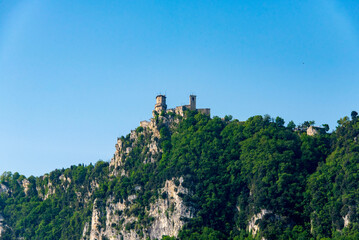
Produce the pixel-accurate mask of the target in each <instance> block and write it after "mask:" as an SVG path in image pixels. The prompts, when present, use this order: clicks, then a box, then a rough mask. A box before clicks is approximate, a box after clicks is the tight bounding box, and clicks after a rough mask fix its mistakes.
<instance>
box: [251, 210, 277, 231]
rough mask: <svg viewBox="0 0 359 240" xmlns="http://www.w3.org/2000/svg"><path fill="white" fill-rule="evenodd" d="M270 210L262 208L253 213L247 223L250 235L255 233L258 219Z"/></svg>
mask: <svg viewBox="0 0 359 240" xmlns="http://www.w3.org/2000/svg"><path fill="white" fill-rule="evenodd" d="M270 213H272V211H269V210H266V209H262V210H261V211H260V212H259V213H257V214H255V215H253V216H252V217H251V219H250V220H249V223H248V231H249V232H251V233H252V235H253V236H254V235H256V234H257V233H258V231H259V230H260V229H259V226H258V224H259V221H260V220H262V219H263V217H264V216H265V215H266V214H270Z"/></svg>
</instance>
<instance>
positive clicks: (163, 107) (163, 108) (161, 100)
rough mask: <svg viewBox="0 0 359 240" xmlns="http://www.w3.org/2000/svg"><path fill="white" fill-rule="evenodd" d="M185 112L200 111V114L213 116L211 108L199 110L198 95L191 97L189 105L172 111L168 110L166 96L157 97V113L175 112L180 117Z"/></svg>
mask: <svg viewBox="0 0 359 240" xmlns="http://www.w3.org/2000/svg"><path fill="white" fill-rule="evenodd" d="M185 110H191V111H195V110H196V111H198V112H200V113H203V114H206V115H211V109H210V108H199V109H198V108H197V107H196V95H190V96H189V105H183V106H178V107H175V108H171V109H167V104H166V96H165V95H157V97H156V105H155V110H154V111H156V112H157V113H162V112H165V113H169V112H173V113H176V114H178V115H181V116H183V115H184V111H185Z"/></svg>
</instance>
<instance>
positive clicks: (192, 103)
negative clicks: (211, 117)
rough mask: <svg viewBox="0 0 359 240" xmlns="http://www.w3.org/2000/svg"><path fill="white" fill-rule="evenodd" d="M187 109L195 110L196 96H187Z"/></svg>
mask: <svg viewBox="0 0 359 240" xmlns="http://www.w3.org/2000/svg"><path fill="white" fill-rule="evenodd" d="M189 109H190V110H191V111H194V110H196V95H189Z"/></svg>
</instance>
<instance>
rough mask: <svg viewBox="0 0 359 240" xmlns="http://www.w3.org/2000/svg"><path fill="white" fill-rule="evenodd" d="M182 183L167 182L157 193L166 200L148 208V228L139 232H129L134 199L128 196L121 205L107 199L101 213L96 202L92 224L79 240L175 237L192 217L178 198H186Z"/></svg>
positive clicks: (136, 219) (89, 224) (132, 230)
mask: <svg viewBox="0 0 359 240" xmlns="http://www.w3.org/2000/svg"><path fill="white" fill-rule="evenodd" d="M178 182H179V184H178ZM182 182H183V178H180V179H173V180H168V181H166V183H165V187H163V188H162V189H160V192H161V195H162V196H165V197H164V198H162V197H161V198H160V199H157V200H156V201H155V202H154V203H151V204H150V207H149V209H147V210H146V214H147V215H148V216H149V217H150V218H151V219H152V221H151V222H150V223H149V224H148V226H146V227H143V228H140V229H131V228H133V227H134V226H135V225H136V223H137V221H138V217H135V216H131V215H129V214H128V212H130V211H131V209H133V208H135V207H136V204H137V203H136V202H135V200H136V195H131V196H129V197H128V199H127V200H126V201H124V202H122V203H121V202H119V201H118V202H116V201H114V198H112V197H110V198H109V199H107V202H106V207H105V210H104V211H101V210H100V207H99V206H98V204H97V200H95V202H94V208H93V212H92V218H91V222H90V223H86V224H85V228H84V231H83V238H82V239H84V240H85V239H91V240H96V239H104V238H105V237H106V238H107V239H131V240H132V239H133V240H134V239H148V238H150V239H161V238H162V236H163V235H167V236H177V235H178V232H179V231H180V230H181V229H182V227H183V225H184V224H185V219H187V218H192V217H193V216H194V209H192V208H190V207H187V206H186V205H185V204H184V203H183V200H182V199H181V197H179V195H180V194H188V190H187V189H186V188H184V187H183V186H182ZM176 183H177V184H178V185H176ZM103 217H105V218H106V221H105V222H101V218H103ZM89 226H90V227H89Z"/></svg>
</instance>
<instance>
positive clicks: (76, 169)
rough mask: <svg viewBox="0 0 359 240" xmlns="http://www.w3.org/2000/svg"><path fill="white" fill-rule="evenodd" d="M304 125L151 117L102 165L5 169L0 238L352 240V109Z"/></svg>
mask: <svg viewBox="0 0 359 240" xmlns="http://www.w3.org/2000/svg"><path fill="white" fill-rule="evenodd" d="M311 124H313V122H305V123H304V124H301V125H300V126H296V125H295V124H294V123H293V122H289V123H288V124H287V125H285V122H284V120H283V119H282V118H280V117H277V118H275V119H273V118H271V117H269V116H254V117H251V118H249V119H248V120H247V121H243V122H241V121H238V120H233V119H232V117H231V116H226V117H224V118H219V117H213V118H210V117H209V116H207V115H204V114H200V113H198V112H196V111H186V113H185V116H179V115H176V114H173V113H170V114H164V113H162V114H156V115H155V117H154V118H153V119H152V120H151V123H150V124H149V125H148V126H145V127H143V126H140V127H138V128H137V129H136V130H134V131H132V132H131V133H130V134H128V135H127V136H123V137H121V138H119V139H118V141H117V144H116V151H115V154H114V157H113V159H112V160H111V161H110V162H104V161H99V162H97V163H96V164H95V165H94V166H93V165H89V166H84V165H78V166H71V167H70V168H67V169H61V170H55V171H53V172H51V173H49V174H46V175H44V176H41V177H33V176H31V177H29V178H25V177H24V176H22V175H20V174H19V173H10V172H5V173H4V174H2V175H1V177H0V236H1V239H17V238H22V239H236V240H239V239H359V225H358V223H359V209H357V206H358V204H359V138H358V135H359V119H358V118H357V113H356V112H352V115H351V118H348V117H344V118H342V119H340V120H339V121H338V126H337V128H336V129H335V130H334V131H333V132H332V133H329V132H325V131H321V132H319V133H318V134H316V135H314V136H309V135H307V133H306V131H304V130H303V129H306V128H307V127H309V126H310V125H311ZM326 130H328V129H326Z"/></svg>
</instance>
